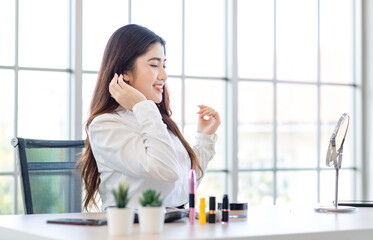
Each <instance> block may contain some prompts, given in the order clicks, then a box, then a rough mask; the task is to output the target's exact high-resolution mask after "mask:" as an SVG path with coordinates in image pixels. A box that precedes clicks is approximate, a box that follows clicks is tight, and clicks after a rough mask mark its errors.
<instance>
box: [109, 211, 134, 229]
mask: <svg viewBox="0 0 373 240" xmlns="http://www.w3.org/2000/svg"><path fill="white" fill-rule="evenodd" d="M106 216H107V224H108V230H109V234H110V235H130V234H132V230H133V222H134V216H135V215H134V211H133V210H132V209H130V208H117V207H110V208H108V209H107V210H106Z"/></svg>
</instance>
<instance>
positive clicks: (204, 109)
mask: <svg viewBox="0 0 373 240" xmlns="http://www.w3.org/2000/svg"><path fill="white" fill-rule="evenodd" d="M197 106H198V107H199V108H200V110H199V111H198V112H197V114H199V117H200V118H204V117H205V116H208V117H214V118H216V117H217V118H219V113H218V112H217V111H215V109H213V108H211V107H208V106H204V105H197Z"/></svg>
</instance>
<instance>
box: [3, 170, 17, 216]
mask: <svg viewBox="0 0 373 240" xmlns="http://www.w3.org/2000/svg"><path fill="white" fill-rule="evenodd" d="M13 184H14V181H13V177H12V176H0V214H12V209H13V205H12V203H13Z"/></svg>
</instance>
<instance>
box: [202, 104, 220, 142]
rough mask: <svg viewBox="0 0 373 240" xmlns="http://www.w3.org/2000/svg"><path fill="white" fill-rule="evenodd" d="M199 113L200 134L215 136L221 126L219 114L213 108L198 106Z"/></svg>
mask: <svg viewBox="0 0 373 240" xmlns="http://www.w3.org/2000/svg"><path fill="white" fill-rule="evenodd" d="M197 106H198V107H199V111H198V112H197V114H198V115H199V117H198V132H200V133H203V134H208V135H211V134H215V132H216V130H217V129H218V127H219V125H220V117H219V113H218V112H217V111H215V110H214V109H213V108H211V107H209V106H204V105H197Z"/></svg>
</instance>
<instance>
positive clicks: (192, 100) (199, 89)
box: [184, 79, 226, 169]
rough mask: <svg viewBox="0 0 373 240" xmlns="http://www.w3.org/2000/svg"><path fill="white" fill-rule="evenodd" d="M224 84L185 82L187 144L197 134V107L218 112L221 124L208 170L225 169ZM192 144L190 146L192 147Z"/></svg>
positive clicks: (216, 81)
mask: <svg viewBox="0 0 373 240" xmlns="http://www.w3.org/2000/svg"><path fill="white" fill-rule="evenodd" d="M206 89H211V91H206ZM225 89H226V82H225V81H222V80H197V79H186V80H185V129H184V135H185V138H186V139H187V141H188V142H189V143H193V144H194V142H195V135H196V132H197V120H198V115H197V114H196V113H197V112H198V110H199V108H198V107H197V105H201V104H203V105H207V106H210V107H212V108H214V109H215V110H216V111H217V112H219V116H220V119H221V122H222V123H223V124H221V125H220V126H219V128H218V130H217V132H216V134H217V135H218V140H217V142H216V145H215V151H216V155H215V157H214V159H213V160H212V161H211V162H210V164H209V168H210V169H211V168H225V162H224V159H225V139H226V136H225V129H224V123H225V122H226V120H225V103H226V97H225V91H226V90H225ZM193 144H192V145H193Z"/></svg>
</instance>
